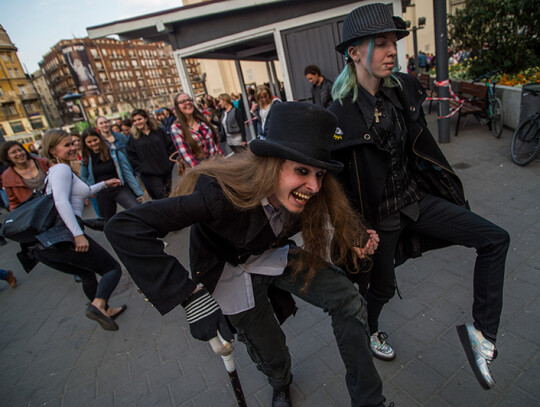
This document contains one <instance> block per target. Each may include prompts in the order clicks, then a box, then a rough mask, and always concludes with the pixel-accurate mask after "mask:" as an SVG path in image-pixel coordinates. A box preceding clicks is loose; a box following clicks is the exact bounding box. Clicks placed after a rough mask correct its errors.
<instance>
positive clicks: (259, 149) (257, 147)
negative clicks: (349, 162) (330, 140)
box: [249, 139, 343, 172]
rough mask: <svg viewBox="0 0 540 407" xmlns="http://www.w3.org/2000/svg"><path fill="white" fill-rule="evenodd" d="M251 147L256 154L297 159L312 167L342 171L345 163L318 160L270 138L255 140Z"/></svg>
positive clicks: (250, 144)
mask: <svg viewBox="0 0 540 407" xmlns="http://www.w3.org/2000/svg"><path fill="white" fill-rule="evenodd" d="M249 148H250V149H251V151H252V152H253V153H254V154H256V155H262V156H267V157H278V158H285V159H286V160H291V161H296V162H299V163H302V164H306V165H309V166H311V167H317V168H322V169H324V170H328V171H332V172H341V171H342V170H343V164H342V163H340V162H339V161H334V160H330V162H326V161H320V160H316V159H314V158H311V157H308V156H307V155H304V154H302V153H300V152H298V151H296V150H294V149H292V148H289V147H287V146H284V145H281V144H278V143H274V142H272V141H270V140H261V139H256V140H253V141H251V143H249Z"/></svg>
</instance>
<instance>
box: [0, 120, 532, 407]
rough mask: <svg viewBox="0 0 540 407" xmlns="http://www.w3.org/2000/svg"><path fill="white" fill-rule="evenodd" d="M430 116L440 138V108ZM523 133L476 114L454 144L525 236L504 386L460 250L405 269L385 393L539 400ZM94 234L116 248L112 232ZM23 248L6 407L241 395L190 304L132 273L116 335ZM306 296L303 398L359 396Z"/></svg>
mask: <svg viewBox="0 0 540 407" xmlns="http://www.w3.org/2000/svg"><path fill="white" fill-rule="evenodd" d="M429 120H430V122H431V123H432V125H431V128H432V130H433V132H434V133H435V134H436V132H437V130H436V129H437V127H436V123H435V117H434V114H432V115H431V116H430V117H429ZM453 122H455V118H454V120H453ZM452 133H453V132H452ZM510 140H511V131H509V130H506V131H505V132H504V133H503V136H502V138H501V139H499V140H497V139H495V138H494V137H493V136H492V135H491V133H490V132H489V131H488V130H487V128H486V127H483V126H481V125H480V124H479V123H477V122H475V120H474V118H470V119H468V120H467V122H466V123H465V126H464V128H463V130H461V131H460V135H459V137H457V138H455V137H453V136H452V140H451V143H450V144H445V145H442V149H443V151H444V152H445V154H446V155H447V157H448V159H449V161H450V162H451V163H452V164H453V166H454V168H455V169H456V170H457V172H458V174H459V175H460V176H461V178H462V180H463V182H464V186H465V191H466V193H467V197H468V199H469V200H470V204H471V207H472V208H473V210H474V211H476V212H477V213H479V214H480V215H483V216H485V217H487V218H488V219H490V220H492V221H493V222H495V223H497V224H499V225H501V226H502V227H504V228H506V229H507V230H508V231H509V233H510V235H511V237H512V242H511V246H510V252H509V256H508V260H507V272H506V284H505V297H504V309H503V314H502V323H501V329H500V334H499V339H498V349H499V358H498V360H497V361H496V362H495V363H494V364H493V365H492V366H493V373H494V376H495V378H496V381H497V385H496V387H495V388H494V389H493V390H491V391H484V390H482V389H481V388H480V386H479V385H478V384H477V382H476V380H475V379H474V377H473V374H472V371H471V369H470V367H469V365H468V363H467V361H466V358H465V355H464V353H463V350H462V349H461V346H460V344H459V340H458V337H457V335H456V332H455V325H456V324H459V323H462V322H465V321H470V320H471V317H470V313H471V304H472V268H473V264H474V259H475V253H474V251H473V250H471V249H466V248H461V247H450V248H446V249H444V250H439V251H434V252H430V253H428V254H426V255H424V256H423V257H422V258H419V259H415V260H410V261H408V262H407V263H406V264H405V265H403V266H401V267H400V268H399V269H398V282H399V287H400V290H401V292H402V295H403V299H402V300H400V299H399V298H397V297H396V298H394V299H393V300H392V301H391V302H390V304H389V305H388V306H387V307H386V308H385V310H384V311H383V314H382V316H381V328H383V329H384V330H386V331H387V332H388V333H389V335H390V339H391V343H392V344H393V345H394V346H395V348H396V349H397V355H398V356H397V358H396V360H395V361H393V362H386V363H385V362H379V361H376V365H377V368H378V369H379V372H380V374H381V376H382V377H383V380H384V393H385V395H386V397H387V399H388V401H393V402H395V403H396V406H399V407H409V406H411V407H412V406H437V407H442V406H475V407H477V406H516V405H539V404H540V359H539V349H540V335H538V334H539V333H540V299H539V297H538V293H539V287H540V270H539V268H540V266H539V264H540V239H539V238H538V236H539V235H540V209H539V206H540V192H539V191H540V189H539V185H540V162H539V161H538V160H537V161H536V162H534V163H532V164H531V165H529V166H528V167H523V168H522V167H518V166H516V165H514V164H513V163H512V162H511V159H510V156H509V148H510ZM91 216H92V214H91V213H88V214H87V217H91ZM90 234H91V235H92V236H93V237H95V238H96V239H97V240H98V241H99V242H100V243H103V244H104V245H106V247H109V248H110V246H108V244H107V242H106V241H105V239H104V237H103V235H101V234H99V233H97V232H93V231H90ZM187 236H188V234H187V231H181V232H177V233H173V234H170V235H169V236H167V237H166V239H165V240H166V241H167V242H168V243H169V247H168V248H167V251H168V252H169V253H175V254H176V255H177V256H178V257H179V258H180V259H181V260H183V261H184V262H187ZM16 251H17V245H16V244H15V243H13V242H11V243H9V244H7V245H6V246H3V247H0V259H1V260H0V267H2V268H8V269H12V270H14V271H15V275H16V277H17V278H18V279H19V284H18V286H17V287H16V288H15V289H10V288H9V286H8V285H7V284H5V283H2V282H0V309H1V316H0V320H1V327H2V330H1V333H0V366H1V372H0V394H2V396H1V397H0V406H6V407H8V406H9V407H18V406H41V405H46V406H66V407H71V406H88V407H90V406H96V407H97V406H99V407H107V406H116V407H124V406H126V407H127V406H137V407H146V406H159V407H162V406H163V407H165V406H184V407H195V406H200V407H208V406H220V407H227V406H231V407H233V406H235V405H236V403H235V400H234V397H233V393H232V390H231V386H230V384H229V381H228V377H227V374H226V373H225V370H224V366H223V363H222V361H221V358H219V357H217V356H215V355H214V354H213V352H212V351H211V349H210V347H209V346H208V345H207V344H205V343H202V342H199V341H197V340H194V339H193V338H192V337H191V336H190V334H189V329H188V328H187V323H186V322H185V318H184V312H183V310H182V309H181V308H180V309H176V310H174V311H172V312H171V313H169V314H168V315H166V316H164V317H161V316H160V315H159V313H158V312H157V311H156V310H155V309H154V308H152V306H151V305H150V304H149V303H147V302H145V301H144V298H143V296H142V295H141V294H139V293H138V292H137V290H136V287H135V286H134V284H133V282H132V281H131V279H130V278H129V276H128V275H127V274H126V273H125V272H124V276H123V278H122V280H121V282H120V284H119V286H118V288H117V289H116V291H115V292H114V293H113V296H112V298H111V304H112V305H113V306H115V305H119V304H123V303H125V304H127V305H128V306H129V308H128V310H127V311H126V313H125V314H123V315H122V316H121V317H120V318H119V319H118V323H119V325H120V330H119V331H117V332H106V331H104V330H102V329H101V328H100V327H99V326H98V325H97V324H96V323H95V322H93V321H90V320H88V319H87V318H85V316H84V309H85V304H86V302H87V300H86V298H85V296H84V295H83V292H82V289H81V287H80V285H78V284H76V283H75V282H74V281H73V277H71V276H69V275H65V274H62V273H60V272H57V271H54V270H52V269H50V268H48V267H46V266H44V265H38V266H37V267H36V268H35V269H34V270H33V271H32V272H31V273H30V274H26V273H25V272H24V271H23V270H22V268H21V267H20V266H19V264H18V262H17V260H16V258H15V253H16ZM185 264H186V263H185ZM299 303H300V310H299V312H298V314H297V316H296V317H294V318H291V319H289V321H287V323H286V324H285V325H284V331H285V333H286V335H287V339H288V345H289V348H290V351H291V355H292V359H293V374H294V382H293V385H292V398H293V402H294V403H295V406H302V407H316V406H317V407H318V406H337V407H343V406H347V405H350V399H349V396H348V393H347V390H346V387H345V374H344V366H343V362H342V361H341V359H340V356H339V353H338V350H337V348H336V344H335V340H334V337H333V333H332V330H331V327H330V320H329V318H328V317H327V316H326V314H324V313H323V312H322V311H320V310H318V309H315V308H314V307H312V306H310V305H307V304H305V303H302V302H301V301H299ZM236 347H237V350H236V351H235V354H234V355H235V358H236V362H237V365H238V371H239V375H240V379H241V381H242V385H243V388H244V392H245V394H246V397H247V401H248V405H249V406H250V407H256V406H269V405H270V399H271V388H270V387H269V386H268V384H267V382H266V379H265V377H264V376H263V374H262V373H260V372H258V371H257V369H256V368H255V366H254V365H253V363H252V362H251V360H250V359H249V357H248V356H247V353H246V351H245V347H244V345H243V344H237V345H236Z"/></svg>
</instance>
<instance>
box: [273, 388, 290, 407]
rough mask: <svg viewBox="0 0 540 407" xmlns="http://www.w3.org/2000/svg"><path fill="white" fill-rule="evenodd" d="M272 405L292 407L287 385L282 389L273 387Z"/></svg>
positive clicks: (275, 406) (274, 406)
mask: <svg viewBox="0 0 540 407" xmlns="http://www.w3.org/2000/svg"><path fill="white" fill-rule="evenodd" d="M272 407H292V403H291V393H290V391H289V386H287V387H284V388H282V389H274V392H273V394H272Z"/></svg>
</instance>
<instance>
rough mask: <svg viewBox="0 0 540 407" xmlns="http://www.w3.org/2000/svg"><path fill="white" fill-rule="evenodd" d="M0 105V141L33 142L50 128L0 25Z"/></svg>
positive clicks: (31, 86) (14, 48) (7, 36)
mask: <svg viewBox="0 0 540 407" xmlns="http://www.w3.org/2000/svg"><path fill="white" fill-rule="evenodd" d="M0 105H1V109H0V141H1V140H2V139H3V140H18V141H20V142H22V143H23V144H24V143H32V142H34V141H36V140H39V139H41V134H42V132H43V130H44V129H46V128H48V127H49V126H48V123H47V119H46V116H45V114H44V112H43V110H42V108H41V104H40V99H39V95H38V94H37V92H36V91H35V89H34V87H33V85H32V81H31V80H30V79H29V78H27V77H26V75H25V73H24V70H23V67H22V65H21V62H20V61H19V58H18V57H17V47H16V46H15V45H14V44H13V43H12V42H11V40H10V38H9V35H8V34H7V32H6V31H5V30H4V28H3V27H2V26H1V25H0Z"/></svg>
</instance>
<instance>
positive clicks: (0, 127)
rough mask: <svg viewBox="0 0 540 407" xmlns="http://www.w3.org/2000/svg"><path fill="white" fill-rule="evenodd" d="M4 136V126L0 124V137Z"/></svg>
mask: <svg viewBox="0 0 540 407" xmlns="http://www.w3.org/2000/svg"><path fill="white" fill-rule="evenodd" d="M5 135H6V132H5V131H4V126H2V125H1V124H0V137H4V136H5Z"/></svg>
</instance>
